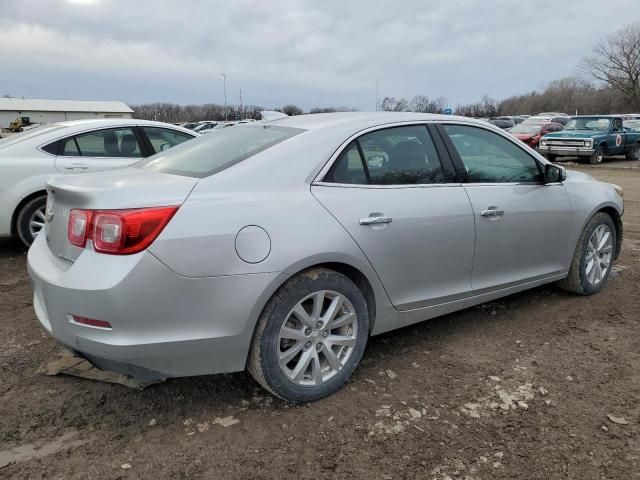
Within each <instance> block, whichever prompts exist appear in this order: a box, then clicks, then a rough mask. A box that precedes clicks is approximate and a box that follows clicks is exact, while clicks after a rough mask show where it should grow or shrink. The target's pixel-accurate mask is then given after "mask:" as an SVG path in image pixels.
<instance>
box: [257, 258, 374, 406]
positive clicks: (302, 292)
mask: <svg viewBox="0 0 640 480" xmlns="http://www.w3.org/2000/svg"><path fill="white" fill-rule="evenodd" d="M321 290H330V291H334V292H337V293H339V294H341V295H343V296H344V297H346V298H347V299H348V300H349V302H350V303H351V305H352V306H353V309H354V313H355V314H356V315H357V335H356V343H355V345H354V346H353V350H352V351H351V354H350V356H349V357H348V358H347V359H346V360H345V363H344V365H343V367H342V369H340V370H339V371H338V372H337V373H336V374H335V375H334V376H333V377H331V378H329V379H327V380H326V381H324V382H323V383H321V384H320V385H317V386H302V385H298V384H296V383H294V382H293V381H292V380H291V379H290V378H289V377H288V376H287V375H286V374H285V373H284V372H283V371H282V369H281V367H280V365H279V361H278V355H279V352H280V344H279V332H280V329H281V327H282V325H283V322H284V321H285V320H286V319H287V317H288V315H289V313H290V312H291V311H292V309H293V308H294V307H295V306H296V305H297V304H298V302H300V301H301V300H302V299H304V298H305V297H306V296H308V295H310V294H312V293H314V292H318V291H321ZM368 336H369V314H368V310H367V303H366V300H365V297H364V295H363V294H362V292H361V291H360V289H359V288H358V287H357V286H356V285H355V284H354V283H353V282H352V281H351V280H350V279H349V278H347V277H346V276H344V275H342V274H340V273H338V272H335V271H333V270H328V269H325V268H315V269H310V270H306V271H304V272H301V273H299V274H298V275H296V276H294V277H292V278H291V279H289V280H288V281H287V282H286V283H285V284H284V285H283V286H282V287H280V289H278V291H277V292H276V293H275V294H274V295H273V297H272V298H271V300H269V302H268V303H267V305H266V306H265V308H264V310H263V311H262V314H261V316H260V319H259V320H258V325H257V326H256V330H255V333H254V336H253V340H252V343H251V350H250V352H249V359H248V362H247V368H248V370H249V372H250V373H251V375H252V376H253V378H254V379H255V380H256V381H257V382H258V383H259V384H260V385H262V386H263V387H264V388H265V389H266V390H268V391H269V392H271V393H272V394H274V395H276V396H277V397H280V398H281V399H283V400H286V401H288V402H292V403H303V402H310V401H315V400H319V399H321V398H323V397H326V396H327V395H330V394H332V393H334V392H335V391H336V390H338V389H339V388H340V387H342V386H343V385H344V384H345V383H346V381H347V380H348V379H349V377H350V376H351V374H352V373H353V371H354V370H355V368H356V367H357V366H358V364H359V363H360V359H361V358H362V354H363V353H364V350H365V347H366V345H367V339H368Z"/></svg>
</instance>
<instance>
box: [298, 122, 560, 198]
mask: <svg viewBox="0 0 640 480" xmlns="http://www.w3.org/2000/svg"><path fill="white" fill-rule="evenodd" d="M419 125H424V126H426V125H464V126H470V127H477V128H481V129H483V130H487V131H488V132H493V133H497V134H499V135H500V136H502V137H503V138H505V139H507V140H509V141H510V142H511V143H512V144H513V145H515V146H516V147H517V148H519V149H521V150H522V151H523V152H524V153H526V154H527V155H529V157H531V158H532V159H533V160H534V161H535V162H536V163H538V166H539V167H540V168H541V170H542V171H543V172H542V173H543V174H544V166H545V165H546V164H548V163H551V162H549V161H548V160H547V159H546V158H544V157H543V156H542V155H540V154H539V153H538V152H536V151H533V150H531V151H528V150H527V149H525V148H523V145H524V144H523V145H520V143H522V142H520V141H519V140H517V139H516V138H514V137H512V136H511V135H509V134H508V133H507V132H505V131H504V130H502V129H500V128H498V127H494V126H493V125H491V124H488V125H482V124H481V123H478V122H477V121H465V120H449V119H433V120H421V121H404V122H393V123H387V124H384V125H375V126H373V127H368V128H365V129H363V130H359V131H358V132H356V133H354V134H352V135H351V136H349V137H348V138H347V140H345V141H344V142H342V143H341V144H340V145H339V146H338V148H337V149H336V151H335V152H333V154H332V155H331V156H330V157H329V159H328V160H327V161H326V162H325V164H324V166H323V167H322V168H321V169H320V171H319V172H318V174H317V175H316V176H315V177H314V179H313V180H312V181H311V185H320V186H325V187H327V186H333V185H336V186H341V187H350V188H353V187H358V188H381V187H383V188H389V187H391V188H407V187H431V186H467V185H484V186H488V185H547V184H545V183H544V182H517V183H470V182H469V183H465V182H450V183H424V184H415V185H414V184H406V185H367V184H351V183H333V182H325V181H324V176H325V175H326V174H327V173H328V172H329V170H330V169H331V167H332V166H333V164H334V162H335V161H336V159H337V158H338V157H339V156H340V154H342V152H343V150H344V149H345V148H346V147H347V146H348V145H349V144H350V143H351V142H352V141H353V140H355V139H357V138H359V137H361V136H362V135H365V134H367V133H370V132H374V131H377V130H384V129H387V128H393V127H409V126H419ZM525 146H526V145H525ZM440 161H441V162H442V160H441V159H440ZM319 179H322V180H319Z"/></svg>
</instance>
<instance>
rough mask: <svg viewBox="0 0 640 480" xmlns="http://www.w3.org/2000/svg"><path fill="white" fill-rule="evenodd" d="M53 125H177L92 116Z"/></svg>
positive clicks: (135, 119)
mask: <svg viewBox="0 0 640 480" xmlns="http://www.w3.org/2000/svg"><path fill="white" fill-rule="evenodd" d="M54 125H61V126H63V127H85V126H86V127H94V126H95V127H109V126H116V127H117V126H120V125H150V126H165V127H166V126H168V125H171V126H172V127H177V125H174V124H172V123H164V122H156V121H153V120H141V119H137V118H92V119H85V120H66V121H63V122H54Z"/></svg>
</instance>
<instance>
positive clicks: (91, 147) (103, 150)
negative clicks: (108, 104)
mask: <svg viewBox="0 0 640 480" xmlns="http://www.w3.org/2000/svg"><path fill="white" fill-rule="evenodd" d="M60 142H61V143H62V148H61V150H60V151H61V155H63V156H80V157H134V158H135V157H142V151H141V149H140V145H139V144H138V140H137V139H136V136H135V133H134V132H133V129H131V128H109V129H106V130H96V131H93V132H87V133H81V134H79V135H74V136H73V137H69V138H65V139H63V140H60Z"/></svg>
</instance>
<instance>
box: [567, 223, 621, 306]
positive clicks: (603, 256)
mask: <svg viewBox="0 0 640 480" xmlns="http://www.w3.org/2000/svg"><path fill="white" fill-rule="evenodd" d="M616 242H617V239H616V228H615V226H614V224H613V220H611V217H610V216H609V215H607V214H606V213H597V214H595V215H594V216H593V218H591V220H589V223H587V226H586V227H585V228H584V230H583V232H582V235H581V236H580V241H579V242H578V246H577V247H576V251H575V253H574V255H573V260H572V262H571V267H570V269H569V275H568V276H567V278H565V279H564V280H561V281H560V282H558V285H559V286H560V288H562V289H563V290H567V291H569V292H573V293H578V294H580V295H593V294H594V293H597V292H599V291H600V290H602V288H603V287H604V286H605V284H606V283H607V280H609V274H610V273H611V267H613V259H614V257H615V248H616V245H617V243H616Z"/></svg>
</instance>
